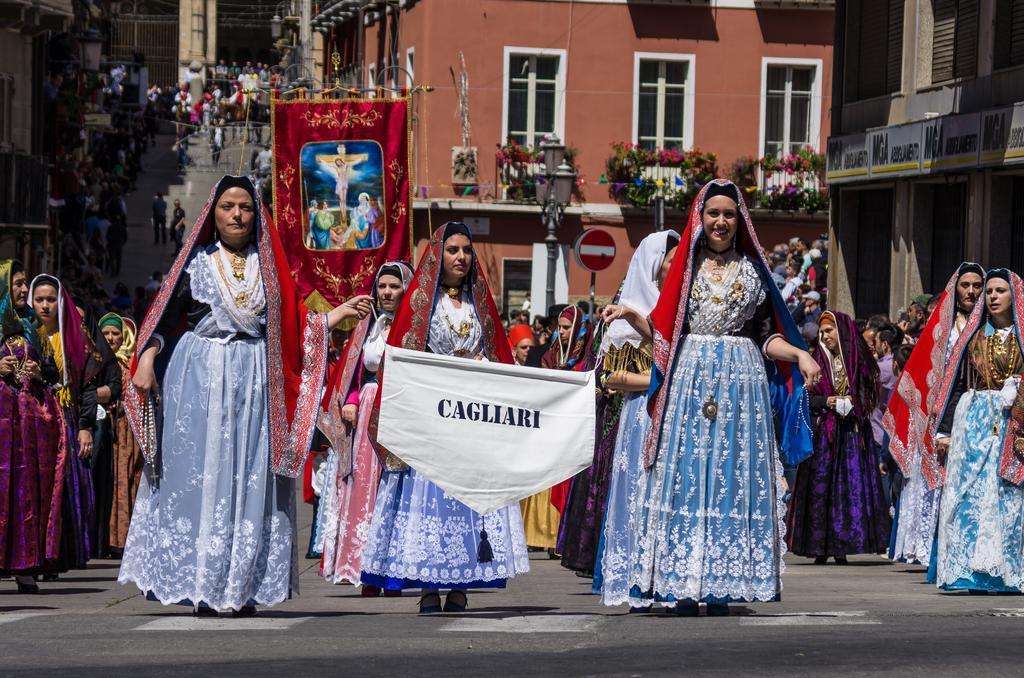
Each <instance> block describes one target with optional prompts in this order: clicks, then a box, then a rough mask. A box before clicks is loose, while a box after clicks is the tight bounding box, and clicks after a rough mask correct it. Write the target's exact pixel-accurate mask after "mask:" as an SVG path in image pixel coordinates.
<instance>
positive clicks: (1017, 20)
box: [994, 0, 1024, 69]
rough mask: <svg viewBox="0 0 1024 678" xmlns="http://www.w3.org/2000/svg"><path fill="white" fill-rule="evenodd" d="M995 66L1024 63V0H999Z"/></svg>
mask: <svg viewBox="0 0 1024 678" xmlns="http://www.w3.org/2000/svg"><path fill="white" fill-rule="evenodd" d="M994 56H995V64H994V66H995V68H997V69H998V68H1009V67H1010V66H1020V65H1021V64H1024V0H997V4H996V23H995V55H994Z"/></svg>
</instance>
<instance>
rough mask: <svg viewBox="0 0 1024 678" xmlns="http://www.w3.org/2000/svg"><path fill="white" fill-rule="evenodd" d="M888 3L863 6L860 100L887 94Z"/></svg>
mask: <svg viewBox="0 0 1024 678" xmlns="http://www.w3.org/2000/svg"><path fill="white" fill-rule="evenodd" d="M886 4H887V3H884V4H883V3H878V2H873V3H864V4H863V5H861V7H862V9H861V41H860V92H859V94H860V96H859V97H858V98H860V99H869V98H871V97H877V96H881V95H883V94H885V93H886V87H885V85H886V72H887V70H888V66H887V61H888V51H887V49H886V44H885V43H886V41H887V40H888V39H889V36H888V31H887V30H886V23H887V22H888V19H889V17H888V10H887V8H886V6H885V5H886Z"/></svg>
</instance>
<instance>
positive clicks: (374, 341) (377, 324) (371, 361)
mask: <svg viewBox="0 0 1024 678" xmlns="http://www.w3.org/2000/svg"><path fill="white" fill-rule="evenodd" d="M385 268H397V269H398V272H399V273H400V274H401V279H402V290H403V291H406V290H408V289H409V283H410V282H412V276H413V270H412V269H411V268H410V267H409V264H407V263H405V262H404V261H389V262H387V263H385V264H384V265H382V266H381V267H380V268H379V269H377V275H376V276H374V278H373V298H374V299H375V300H376V298H377V281H379V280H380V276H381V273H382V271H384V269H385ZM388 275H391V271H388ZM379 308H380V304H379V302H377V303H375V304H374V308H373V312H374V314H375V316H376V320H375V321H374V323H373V326H372V327H371V328H370V331H369V332H368V333H367V335H366V339H365V340H363V366H364V367H365V368H366V369H367V370H369V371H370V372H376V371H377V368H378V367H380V359H381V356H383V355H384V345H385V344H386V343H387V340H386V339H385V338H384V336H383V332H384V328H386V327H390V326H391V321H392V320H393V319H394V316H395V312H394V311H379V312H378V309H379Z"/></svg>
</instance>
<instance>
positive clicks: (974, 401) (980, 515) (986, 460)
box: [936, 391, 1024, 591]
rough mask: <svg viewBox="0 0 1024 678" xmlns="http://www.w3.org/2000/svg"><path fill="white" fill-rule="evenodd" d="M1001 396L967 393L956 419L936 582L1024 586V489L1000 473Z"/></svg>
mask: <svg viewBox="0 0 1024 678" xmlns="http://www.w3.org/2000/svg"><path fill="white" fill-rule="evenodd" d="M998 398H999V392H998V391H968V392H967V393H965V394H964V395H963V397H962V398H961V399H960V402H959V404H958V405H957V408H956V415H955V416H954V418H953V432H952V440H951V441H950V446H949V455H948V457H947V459H946V484H945V486H944V487H943V488H942V499H941V503H940V507H939V545H938V559H937V563H936V575H937V580H936V583H937V584H938V586H939V587H940V588H943V589H947V590H955V589H974V590H980V591H1020V590H1022V588H1024V562H1022V561H1024V490H1022V489H1021V488H1020V487H1017V486H1016V485H1013V484H1012V483H1009V482H1007V481H1005V480H1003V479H1002V478H1000V477H999V459H1000V457H1001V455H1002V447H1003V444H1002V441H1003V432H1004V431H1005V430H1006V420H1007V418H1008V416H1009V413H1008V412H1007V411H1006V410H1004V409H1003V407H1002V404H1001V403H1000V402H999V400H998ZM997 421H998V423H999V433H998V435H996V434H993V432H992V425H993V424H994V423H995V422H997Z"/></svg>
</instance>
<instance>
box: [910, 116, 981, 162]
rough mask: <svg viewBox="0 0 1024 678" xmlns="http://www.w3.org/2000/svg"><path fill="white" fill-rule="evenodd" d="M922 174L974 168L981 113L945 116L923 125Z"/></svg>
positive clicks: (978, 144)
mask: <svg viewBox="0 0 1024 678" xmlns="http://www.w3.org/2000/svg"><path fill="white" fill-rule="evenodd" d="M923 125H924V159H923V162H922V166H921V169H922V171H923V172H924V173H925V174H928V173H930V172H938V171H941V170H950V169H960V168H964V167H975V166H977V164H978V151H979V149H980V143H979V142H980V141H981V113H967V114H965V115H947V116H943V117H941V118H935V119H933V120H926V121H925V122H924V123H923Z"/></svg>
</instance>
